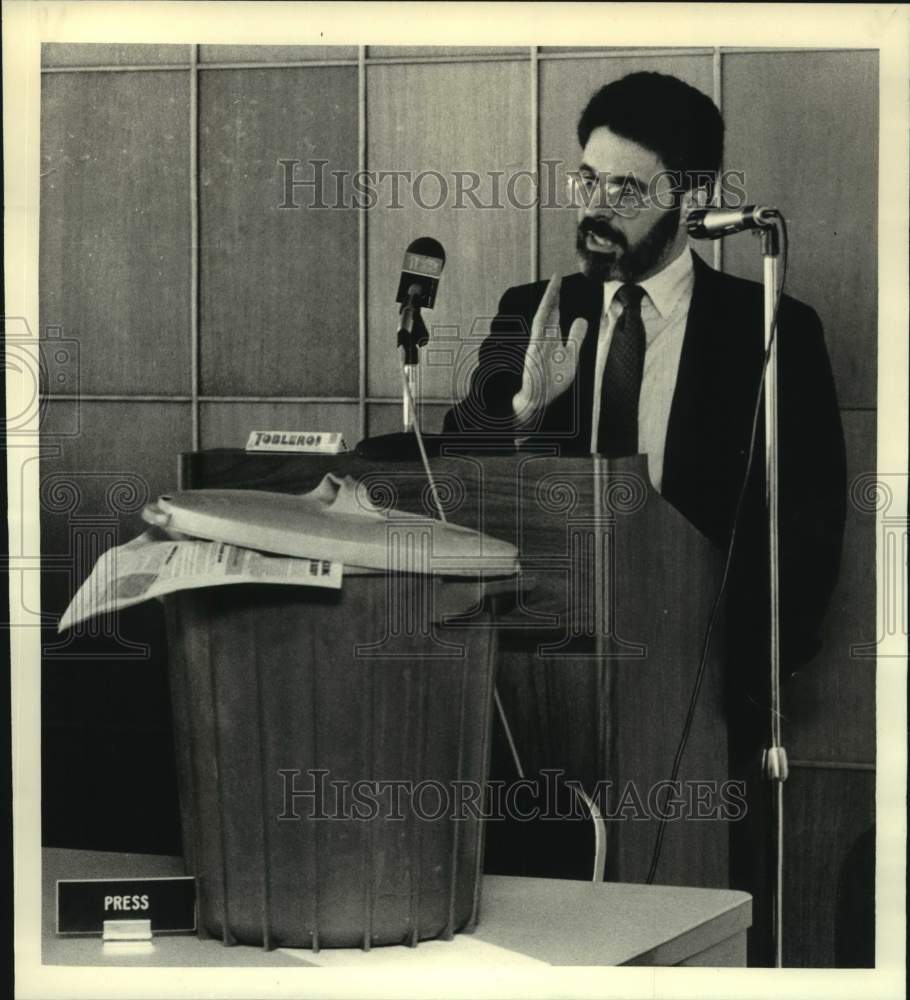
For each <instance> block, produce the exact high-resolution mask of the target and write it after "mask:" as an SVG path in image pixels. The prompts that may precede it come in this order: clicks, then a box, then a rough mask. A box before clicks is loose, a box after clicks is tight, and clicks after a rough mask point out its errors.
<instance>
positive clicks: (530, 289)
mask: <svg viewBox="0 0 910 1000" xmlns="http://www.w3.org/2000/svg"><path fill="white" fill-rule="evenodd" d="M693 257H694V265H695V276H694V287H693V292H692V302H691V306H690V309H689V316H688V322H687V325H686V331H685V338H684V341H683V348H682V353H681V356H680V362H679V372H678V375H677V381H676V389H675V392H674V395H673V402H672V407H671V411H670V419H669V425H668V429H667V440H666V448H665V454H664V465H663V482H662V485H661V493H662V495H663V496H664V498H665V499H666V500H668V501H669V502H670V503H671V504H673V505H674V506H675V507H677V508H678V509H679V510H680V511H681V512H682V513H683V514H684V515H685V516H686V517H687V518H688V519H689V521H691V522H692V524H694V525H695V526H696V527H697V528H698V529H699V530H700V531H701V532H702V533H703V534H705V535H707V536H708V537H709V538H711V539H712V540H714V541H715V542H716V543H717V544H718V545H719V546H725V545H726V544H727V543H728V541H729V538H730V531H731V527H732V524H733V519H734V509H735V506H736V500H737V496H738V493H739V490H740V486H741V483H742V478H743V475H744V473H745V469H746V457H747V453H748V448H749V438H750V432H751V427H752V417H753V411H754V406H755V399H756V394H757V390H758V386H759V380H760V377H761V370H762V360H763V356H764V346H763V341H764V336H763V309H762V301H763V298H762V287H761V285H759V284H756V283H755V282H751V281H745V280H743V279H741V278H736V277H733V276H731V275H727V274H722V273H720V272H717V271H715V270H713V269H712V268H710V267H708V265H706V264H705V263H703V261H702V260H701V259H700V258H699V257H698V256H697V255H693ZM545 288H546V282H544V281H541V282H537V283H535V284H531V285H521V286H518V287H516V288H511V289H509V290H508V291H507V292H506V293H505V295H504V296H503V297H502V301H501V302H500V305H499V313H498V315H497V317H496V319H495V320H494V321H493V324H492V328H491V333H490V335H489V337H488V338H487V339H486V340H485V341H484V343H483V345H482V346H481V349H480V353H479V360H478V366H477V369H476V371H475V373H474V375H473V379H472V383H471V386H470V390H469V392H468V395H467V397H466V398H465V400H463V401H462V402H461V403H459V404H458V405H457V406H455V407H454V408H453V409H452V410H450V411H449V413H448V414H447V415H446V419H445V424H444V428H443V430H444V432H446V433H448V434H459V435H466V436H468V437H472V436H475V435H482V436H489V435H491V434H493V435H502V436H505V437H509V436H510V435H511V436H513V437H514V436H515V435H516V434H518V433H521V434H525V433H527V431H521V432H519V431H518V429H516V428H515V426H514V424H513V422H512V419H511V413H512V410H511V400H512V397H513V396H514V395H515V393H516V392H517V391H518V389H519V387H520V385H521V373H522V363H523V358H524V353H525V349H526V347H527V344H528V340H529V338H530V328H531V321H532V319H533V317H534V314H535V312H536V309H537V306H538V304H539V302H540V300H541V298H542V297H543V293H544V290H545ZM602 306H603V285H602V284H601V283H599V282H597V283H595V282H591V281H589V280H588V279H587V278H585V276H584V275H582V274H580V273H576V274H573V275H570V276H568V277H566V278H564V279H563V282H562V289H561V295H560V324H561V327H562V332H563V338H565V337H566V336H567V333H568V329H569V326H570V325H571V323H572V321H573V320H574V319H575V318H577V317H579V316H582V317H584V318H586V319H587V320H588V323H589V327H588V333H587V335H586V337H585V339H584V342H583V344H582V348H581V352H580V356H579V363H578V372H577V376H576V378H575V381H574V383H573V385H572V386H571V387H570V388H569V389H568V390H567V391H566V392H565V393H564V394H563V395H562V396H561V397H560V398H559V399H557V400H556V401H554V403H553V404H552V405H551V406H550V407H549V408H548V409H547V410H546V411H545V412H544V413H543V414H542V415H541V417H540V420H539V421H538V423H537V425H536V426H535V427H534V428H533V430H534V432H535V433H537V434H542V435H546V436H547V437H548V438H549V437H551V436H552V438H553V440H555V441H559V442H560V447H561V449H562V451H563V453H565V454H570V453H576V454H577V453H587V452H588V451H589V443H590V433H591V414H592V409H593V401H594V400H593V396H594V359H595V352H596V343H597V333H598V328H599V323H600V316H601V313H602ZM778 365H779V377H778V385H779V400H780V404H779V428H780V430H779V438H780V464H779V470H780V471H779V483H780V534H779V538H780V553H781V578H782V579H781V652H782V665H783V669H784V672H785V673H789V672H792V671H793V670H794V669H796V668H797V667H798V666H799V665H800V664H801V663H803V662H805V661H806V660H808V659H809V658H810V657H811V656H813V655H814V653H815V652H816V650H817V648H818V646H819V639H818V631H819V626H820V624H821V620H822V616H823V614H824V610H825V607H826V605H827V603H828V600H829V598H830V594H831V590H832V588H833V586H834V583H835V581H836V576H837V571H838V566H839V560H840V549H841V538H842V533H843V524H844V514H845V500H846V472H845V459H844V440H843V431H842V428H841V422H840V416H839V411H838V407H837V399H836V396H835V392H834V383H833V380H832V377H831V368H830V364H829V361H828V355H827V352H826V350H825V343H824V337H823V333H822V327H821V323H820V321H819V319H818V316H817V315H816V314H815V312H814V311H813V310H812V309H810V308H809V307H808V306H806V305H804V304H803V303H801V302H797V301H796V300H794V299H791V298H789V297H786V296H785V297H784V299H783V301H782V303H781V306H780V315H779V318H778ZM763 419H764V417H763V412H762V413H761V414H760V416H759V427H758V438H757V442H756V448H755V457H754V459H753V464H752V472H751V475H750V482H749V487H748V490H747V493H746V498H745V502H744V505H743V511H742V517H741V521H740V527H739V529H738V530H737V541H736V547H735V550H734V562H733V566H732V569H731V577H730V581H729V590H728V603H727V621H728V631H729V633H730V636H731V638H735V642H734V643H733V645H732V646H731V647H730V648H731V649H736V650H739V652H737V653H735V654H734V655H735V656H736V657H737V658H739V660H740V662H738V663H736V664H731V666H732V667H733V668H734V669H735V670H736V673H737V675H738V676H739V677H740V679H741V680H745V678H746V676H750V675H752V676H753V677H754V678H758V677H759V675H760V673H761V672H762V671H763V670H764V669H765V668H764V666H763V664H764V663H766V662H767V659H766V657H765V656H764V653H763V646H764V644H765V642H766V636H767V628H766V622H767V600H768V597H767V595H768V588H767V579H768V569H767V564H768V555H767V552H768V544H767V540H766V539H767V527H766V524H767V519H766V510H765V504H764V481H765V476H764V423H763ZM748 661H752V662H748ZM740 668H743V670H746V671H747V673H745V674H744V673H743V670H741V669H740ZM747 686H748V687H752V688H753V690H754V691H755V692H756V695H757V696H758V698H759V700H760V701H764V700H765V698H764V696H763V695H762V694H761V692H762V691H763V689H764V685H763V683H761V682H760V681H759V682H757V683H756V684H754V685H753V684H751V683H748V684H747Z"/></svg>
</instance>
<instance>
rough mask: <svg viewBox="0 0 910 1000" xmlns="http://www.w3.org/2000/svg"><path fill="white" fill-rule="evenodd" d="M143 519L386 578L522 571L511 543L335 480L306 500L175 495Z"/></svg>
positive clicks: (220, 493) (259, 494)
mask: <svg viewBox="0 0 910 1000" xmlns="http://www.w3.org/2000/svg"><path fill="white" fill-rule="evenodd" d="M142 517H143V519H144V520H145V521H147V522H148V523H150V524H156V525H159V526H161V527H167V528H168V529H169V530H173V531H178V532H181V533H183V534H186V535H192V536H194V537H196V538H206V539H211V540H212V541H219V542H228V543H230V544H231V545H238V546H241V547H243V548H249V549H257V550H259V551H262V552H273V553H277V554H280V555H286V556H298V557H301V558H306V559H329V560H335V561H338V562H342V563H344V564H346V565H348V566H352V567H353V566H361V567H364V568H367V569H375V570H381V571H386V572H388V571H393V572H403V573H435V574H442V575H446V576H462V577H477V576H480V575H481V574H483V575H510V574H513V573H516V572H517V571H518V568H519V566H518V550H517V549H516V547H515V546H514V545H512V544H511V543H509V542H505V541H502V540H501V539H498V538H493V537H491V536H490V535H486V534H483V533H482V532H479V531H473V530H472V529H470V528H466V527H463V526H462V525H457V524H447V523H443V522H442V521H437V520H434V519H433V518H429V517H424V516H422V515H420V514H409V513H406V512H405V511H400V510H383V509H381V508H379V507H376V506H375V505H374V504H373V503H372V502H371V501H370V500H369V497H368V496H367V492H366V490H365V489H362V488H358V486H357V484H356V482H355V481H354V480H353V479H352V478H350V477H346V478H345V479H339V478H338V477H337V476H334V475H332V474H331V473H330V474H329V475H327V476H325V478H324V479H323V480H322V482H321V483H320V484H319V486H317V487H316V489H315V490H312V491H311V492H309V493H305V494H302V495H292V494H286V493H268V492H264V491H261V490H186V491H182V492H179V493H170V494H167V495H164V496H160V497H159V498H158V500H157V502H155V503H153V504H149V505H148V506H147V507H146V508H145V510H143V512H142Z"/></svg>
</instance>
